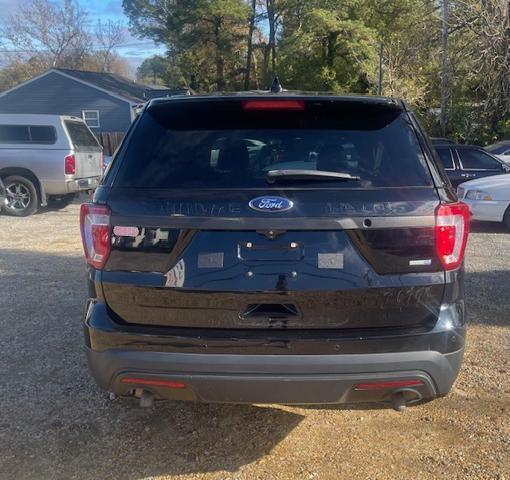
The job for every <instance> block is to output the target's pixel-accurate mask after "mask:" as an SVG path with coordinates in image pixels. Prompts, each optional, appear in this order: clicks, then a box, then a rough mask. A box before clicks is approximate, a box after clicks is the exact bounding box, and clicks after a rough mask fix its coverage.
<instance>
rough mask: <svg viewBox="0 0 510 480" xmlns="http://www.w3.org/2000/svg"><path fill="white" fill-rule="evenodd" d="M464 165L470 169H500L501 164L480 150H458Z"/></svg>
mask: <svg viewBox="0 0 510 480" xmlns="http://www.w3.org/2000/svg"><path fill="white" fill-rule="evenodd" d="M458 153H459V157H460V161H461V162H462V166H463V168H465V169H468V170H500V169H501V164H500V163H499V162H498V161H497V160H495V159H494V158H492V157H491V156H490V155H487V154H486V153H484V152H481V151H480V150H458Z"/></svg>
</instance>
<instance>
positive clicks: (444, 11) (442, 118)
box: [439, 0, 448, 137]
mask: <svg viewBox="0 0 510 480" xmlns="http://www.w3.org/2000/svg"><path fill="white" fill-rule="evenodd" d="M447 50H448V0H442V5H441V111H440V114H439V126H440V128H441V136H442V137H444V136H446V101H447V95H446V89H447V87H448V76H447V68H448V56H447V53H448V51H447Z"/></svg>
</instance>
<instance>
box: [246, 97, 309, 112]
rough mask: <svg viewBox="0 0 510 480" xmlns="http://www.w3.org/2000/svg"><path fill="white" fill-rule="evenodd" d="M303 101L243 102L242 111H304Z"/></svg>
mask: <svg viewBox="0 0 510 480" xmlns="http://www.w3.org/2000/svg"><path fill="white" fill-rule="evenodd" d="M304 108H305V102H304V100H292V99H291V100H282V99H277V100H244V101H243V109H244V110H304Z"/></svg>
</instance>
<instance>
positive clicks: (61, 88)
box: [0, 68, 189, 133]
mask: <svg viewBox="0 0 510 480" xmlns="http://www.w3.org/2000/svg"><path fill="white" fill-rule="evenodd" d="M188 94H189V92H188V91H187V90H186V89H177V90H171V89H168V88H166V87H164V88H162V87H152V86H148V85H142V84H139V83H136V82H133V81H131V80H129V79H127V78H124V77H121V76H119V75H114V74H112V73H100V72H86V71H79V70H67V69H62V68H52V69H50V70H48V71H46V72H44V73H43V74H41V75H38V76H37V77H34V78H32V79H30V80H27V81H26V82H23V83H21V84H19V85H17V86H15V87H13V88H11V89H9V90H6V91H4V92H1V93H0V113H35V114H56V115H73V116H76V117H81V118H83V119H84V120H85V122H87V124H88V126H89V127H90V128H91V130H92V131H93V132H98V133H102V132H126V130H127V129H128V128H129V125H130V124H131V122H132V121H133V119H134V118H135V108H137V107H138V106H140V104H143V103H145V102H146V101H147V100H149V99H151V98H154V97H163V96H170V95H188Z"/></svg>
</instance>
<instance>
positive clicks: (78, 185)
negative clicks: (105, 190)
mask: <svg viewBox="0 0 510 480" xmlns="http://www.w3.org/2000/svg"><path fill="white" fill-rule="evenodd" d="M100 180H101V177H100V176H97V177H88V178H79V179H76V180H68V181H66V188H67V191H68V193H73V192H80V191H82V190H94V189H96V188H97V186H98V185H99V181H100Z"/></svg>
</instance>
